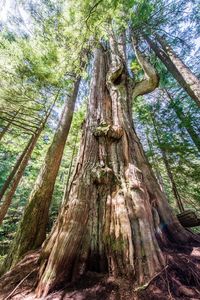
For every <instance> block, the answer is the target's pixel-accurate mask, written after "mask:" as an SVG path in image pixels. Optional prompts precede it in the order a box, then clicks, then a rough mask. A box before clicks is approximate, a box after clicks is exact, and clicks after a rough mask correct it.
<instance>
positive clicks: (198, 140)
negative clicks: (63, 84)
mask: <svg viewBox="0 0 200 300" xmlns="http://www.w3.org/2000/svg"><path fill="white" fill-rule="evenodd" d="M165 93H166V95H167V97H168V99H169V101H170V102H171V103H172V104H173V109H174V111H175V113H176V115H177V117H178V118H179V120H180V121H181V125H182V127H183V128H185V129H186V131H187V133H188V134H189V136H190V138H191V139H192V141H193V143H194V145H195V146H196V147H197V150H198V151H199V152H200V137H199V135H198V134H197V133H196V132H195V130H194V128H193V126H192V124H191V119H190V118H191V117H190V116H188V117H187V116H186V115H185V114H184V112H183V109H182V107H181V106H180V105H179V104H178V103H175V101H174V99H173V97H172V95H171V94H170V92H169V91H168V90H165Z"/></svg>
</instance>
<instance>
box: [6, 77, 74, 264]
mask: <svg viewBox="0 0 200 300" xmlns="http://www.w3.org/2000/svg"><path fill="white" fill-rule="evenodd" d="M79 83H80V78H78V79H77V80H76V82H75V83H74V87H73V92H72V95H71V96H70V97H69V98H68V99H67V100H66V103H65V106H64V109H63V112H62V116H61V119H60V122H59V124H58V128H57V130H56V133H55V135H54V138H53V142H52V144H51V145H50V147H49V149H48V151H47V154H46V157H45V160H44V163H43V166H42V168H41V170H40V173H39V175H38V177H37V180H36V182H35V185H34V187H33V190H32V192H31V194H30V197H29V201H28V204H27V206H26V208H25V211H24V214H23V217H22V220H21V222H20V225H19V228H18V230H17V233H16V236H15V239H14V241H13V244H12V246H11V248H10V251H9V254H8V257H7V258H6V262H5V266H6V268H9V267H10V266H11V265H13V264H15V263H16V262H17V261H18V260H19V259H20V258H21V257H22V256H23V255H24V253H26V252H27V251H29V250H33V249H36V248H38V247H39V246H41V244H42V242H43V241H44V239H45V237H46V226H47V222H48V215H49V207H50V204H51V199H52V195H53V190H54V185H55V181H56V177H57V174H58V171H59V167H60V163H61V159H62V155H63V151H64V147H65V143H66V140H67V136H68V133H69V129H70V126H71V122H72V117H73V112H74V107H75V102H76V98H77V93H78V88H79Z"/></svg>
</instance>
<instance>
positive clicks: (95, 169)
mask: <svg viewBox="0 0 200 300" xmlns="http://www.w3.org/2000/svg"><path fill="white" fill-rule="evenodd" d="M112 46H113V45H112V43H111V47H112ZM112 50H113V49H112ZM132 88H133V85H132V83H131V82H130V80H129V78H128V74H127V71H126V68H125V65H124V64H123V62H122V61H121V59H120V58H119V57H118V56H117V55H116V53H115V51H111V64H110V58H109V59H108V57H107V55H106V54H105V53H104V52H103V50H102V49H101V48H100V49H97V50H96V54H95V65H94V71H93V79H92V83H91V90H90V98H89V106H88V116H87V120H86V125H85V130H84V134H83V137H82V142H81V146H80V152H79V158H78V161H77V165H76V168H75V172H74V175H73V179H72V182H71V184H70V186H69V191H68V193H66V201H65V203H64V205H63V207H62V210H61V212H60V214H59V217H58V220H57V222H56V224H55V226H54V228H53V230H52V232H51V234H50V237H49V238H48V240H47V241H46V243H45V245H44V247H43V251H42V256H41V262H42V263H41V269H40V280H39V284H38V287H37V294H38V296H41V295H42V296H45V295H46V294H48V292H49V291H51V290H53V289H54V288H57V287H59V286H60V284H62V283H63V282H67V281H68V282H69V281H71V280H73V279H75V278H77V277H78V276H79V275H81V274H83V273H84V272H85V271H86V270H92V271H96V272H107V273H109V274H112V275H113V276H115V277H117V276H124V277H128V278H130V279H131V280H132V281H133V283H134V284H135V285H137V284H142V283H144V282H145V280H149V279H150V278H151V277H152V276H154V275H155V273H156V272H157V271H159V270H160V269H161V268H162V267H163V266H164V265H165V259H164V257H163V254H162V251H161V250H160V247H159V245H158V242H157V238H156V237H157V234H160V233H159V232H158V231H160V232H161V234H163V235H164V234H165V231H164V229H163V228H162V226H160V222H158V218H159V217H160V219H161V221H162V222H164V224H165V227H167V228H168V229H169V233H170V235H172V238H174V239H176V238H178V240H179V241H180V240H182V241H186V240H188V238H189V237H188V235H187V233H185V231H184V229H183V228H182V227H181V225H180V224H179V223H178V221H177V219H176V218H175V217H174V216H173V215H172V213H171V210H170V209H169V206H168V204H167V201H166V199H165V197H164V196H163V195H162V192H161V190H160V188H159V185H158V183H157V182H156V179H155V177H154V176H153V174H152V171H151V169H150V168H149V165H148V162H147V161H146V158H145V156H144V153H143V150H142V148H141V144H140V143H139V140H138V138H137V135H136V133H135V131H134V128H133V124H132V111H131V102H132ZM147 91H148V83H147ZM143 92H144V86H143V90H142V93H143ZM155 202H156V206H157V209H158V212H157V222H155V218H154V216H153V213H152V211H153V209H154V207H152V205H154V204H153V203H155ZM154 210H155V209H154ZM156 211H157V210H156ZM158 214H159V215H158ZM176 225H177V227H178V229H177V227H176ZM158 227H159V228H158ZM175 229H176V230H175ZM184 233H185V235H184ZM161 234H160V235H161ZM74 237H75V238H74Z"/></svg>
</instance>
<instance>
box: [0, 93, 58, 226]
mask: <svg viewBox="0 0 200 300" xmlns="http://www.w3.org/2000/svg"><path fill="white" fill-rule="evenodd" d="M56 99H57V96H56V98H55V101H56ZM55 101H54V103H55ZM54 103H53V105H52V106H51V108H50V109H49V110H48V112H47V113H46V116H45V118H44V120H43V121H42V122H41V125H40V127H39V128H38V129H37V130H36V132H35V134H33V135H32V136H31V138H30V140H29V142H28V144H27V146H26V147H25V149H24V151H23V153H22V154H21V155H20V157H19V158H18V160H17V161H16V164H15V166H14V168H13V169H12V171H11V173H10V175H9V176H8V178H7V180H6V181H5V183H4V185H3V186H2V189H1V191H0V196H1V200H2V204H1V205H0V224H1V223H2V222H3V220H4V218H5V216H6V214H7V211H8V208H9V206H10V204H11V202H12V199H13V196H14V194H15V192H16V189H17V187H18V184H19V182H20V180H21V178H22V176H23V174H24V170H25V168H26V166H27V164H28V161H29V159H30V157H31V154H32V152H33V150H34V148H35V145H36V143H37V141H38V139H39V137H40V134H41V132H42V131H43V129H44V127H45V125H46V122H47V120H48V117H49V115H50V113H51V111H52V108H53V106H54Z"/></svg>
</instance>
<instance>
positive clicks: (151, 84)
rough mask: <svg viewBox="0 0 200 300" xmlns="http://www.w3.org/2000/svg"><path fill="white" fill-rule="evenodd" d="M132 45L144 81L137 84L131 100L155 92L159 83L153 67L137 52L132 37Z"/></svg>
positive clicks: (137, 49)
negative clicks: (142, 72)
mask: <svg viewBox="0 0 200 300" xmlns="http://www.w3.org/2000/svg"><path fill="white" fill-rule="evenodd" d="M132 45H133V49H134V51H135V55H136V58H137V60H138V62H139V64H140V66H141V67H142V69H143V71H144V79H143V80H142V81H140V82H137V83H136V85H135V87H134V90H133V99H135V98H136V97H137V96H141V95H144V94H147V93H150V92H152V91H153V90H155V88H157V86H158V83H159V77H158V75H157V73H156V71H155V69H154V67H153V66H152V65H151V64H150V63H149V62H148V60H147V58H146V57H145V56H144V55H143V54H142V53H141V51H140V50H139V47H138V41H137V39H136V38H135V37H132Z"/></svg>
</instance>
